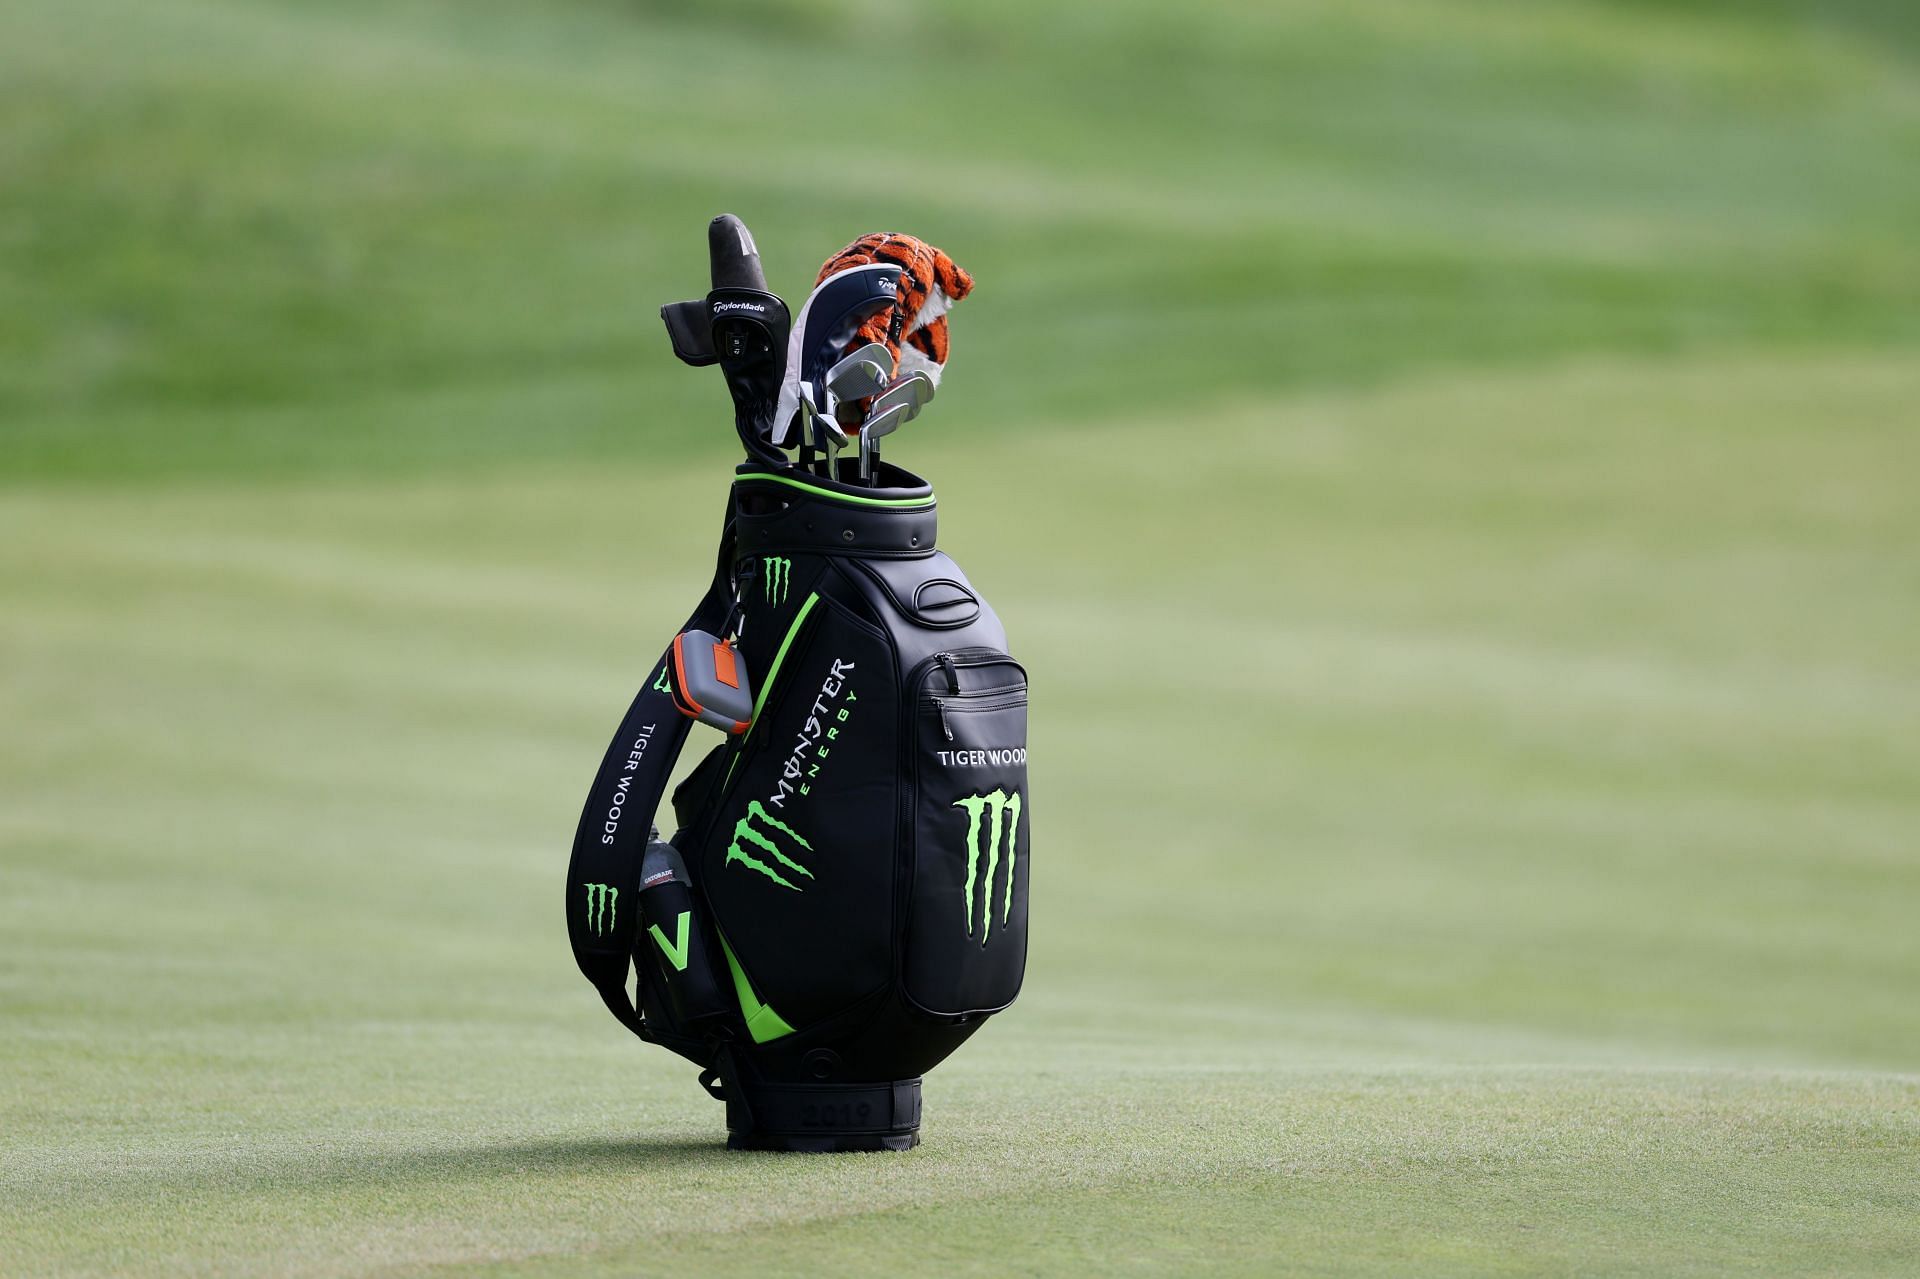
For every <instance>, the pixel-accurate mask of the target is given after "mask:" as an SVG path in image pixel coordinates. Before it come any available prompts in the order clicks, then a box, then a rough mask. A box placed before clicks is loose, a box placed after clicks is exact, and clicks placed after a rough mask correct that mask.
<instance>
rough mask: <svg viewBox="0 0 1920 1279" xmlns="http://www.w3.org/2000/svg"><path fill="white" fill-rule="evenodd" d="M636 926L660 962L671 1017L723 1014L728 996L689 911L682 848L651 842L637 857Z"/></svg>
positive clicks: (685, 1019)
mask: <svg viewBox="0 0 1920 1279" xmlns="http://www.w3.org/2000/svg"><path fill="white" fill-rule="evenodd" d="M640 926H641V929H642V934H643V939H642V942H641V945H642V947H643V948H644V949H646V950H649V951H651V952H652V953H653V957H654V959H655V960H656V961H657V962H658V968H657V970H656V971H658V972H659V974H660V977H661V986H662V988H663V989H664V990H665V991H666V996H667V1001H668V1002H669V1003H670V1004H671V1005H672V1006H673V1013H674V1016H675V1017H676V1018H677V1019H678V1020H679V1021H680V1022H681V1023H682V1024H688V1023H692V1022H695V1021H698V1020H699V1019H701V1018H705V1017H713V1016H717V1015H719V1014H722V1013H725V1012H726V1011H727V1001H726V997H725V995H723V994H722V992H721V989H720V984H719V983H718V982H717V981H715V980H714V974H713V965H712V964H711V963H710V962H709V960H708V952H707V939H706V937H705V936H704V935H703V934H702V931H701V928H700V920H699V918H698V917H697V916H696V915H695V914H694V910H693V881H692V880H691V879H689V878H688V876H687V865H686V863H685V862H684V861H682V860H681V858H680V850H679V849H677V848H675V847H674V846H673V845H672V844H669V843H667V842H666V841H664V840H659V839H656V840H653V841H652V842H650V843H649V844H648V845H647V851H646V855H645V856H644V857H642V858H641V861H640Z"/></svg>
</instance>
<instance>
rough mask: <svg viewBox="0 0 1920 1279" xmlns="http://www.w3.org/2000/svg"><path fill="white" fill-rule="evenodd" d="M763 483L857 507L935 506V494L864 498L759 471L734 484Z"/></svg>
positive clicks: (744, 476)
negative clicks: (779, 485)
mask: <svg viewBox="0 0 1920 1279" xmlns="http://www.w3.org/2000/svg"><path fill="white" fill-rule="evenodd" d="M762 481H764V482H766V483H768V484H784V485H786V486H787V487H788V488H796V489H799V490H800V491H801V492H803V493H811V494H813V495H814V496H815V497H824V498H826V499H827V500H828V501H829V502H851V503H852V504H853V505H855V506H889V507H895V506H932V505H933V494H931V493H929V494H927V495H926V496H925V497H862V496H860V495H859V494H858V493H836V492H835V491H834V490H832V489H823V488H821V487H820V486H819V485H817V484H808V483H807V482H806V481H805V480H795V479H789V478H787V477H786V476H784V475H768V474H765V473H763V472H758V471H756V472H754V473H752V474H750V475H742V476H740V477H739V478H738V479H737V480H735V481H734V482H735V483H737V484H757V483H760V482H762Z"/></svg>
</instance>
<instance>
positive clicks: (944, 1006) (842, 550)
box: [566, 461, 1032, 1150]
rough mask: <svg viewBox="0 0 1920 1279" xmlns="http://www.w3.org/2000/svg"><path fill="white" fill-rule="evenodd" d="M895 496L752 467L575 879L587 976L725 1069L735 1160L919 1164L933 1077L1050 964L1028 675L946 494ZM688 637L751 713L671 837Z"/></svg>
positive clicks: (632, 725)
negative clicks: (780, 1153) (946, 510)
mask: <svg viewBox="0 0 1920 1279" xmlns="http://www.w3.org/2000/svg"><path fill="white" fill-rule="evenodd" d="M876 480H877V483H876V485H875V486H873V487H861V486H857V485H855V484H852V483H848V482H844V481H843V480H842V479H840V478H833V479H829V478H825V477H821V476H816V475H813V474H811V473H810V472H807V471H804V470H801V469H800V468H797V467H791V466H779V465H772V464H769V463H767V462H765V461H749V462H747V463H745V464H742V465H741V466H740V467H739V468H738V470H737V471H736V474H735V477H734V481H733V486H732V490H731V492H730V494H729V500H728V506H727V515H726V520H725V524H724V529H723V533H722V536H721V541H720V553H719V559H718V564H717V566H716V569H715V574H714V578H713V582H712V585H711V587H710V588H709V590H708V592H707V594H706V597H705V598H704V599H703V600H702V601H701V603H700V605H699V607H698V608H697V609H695V610H694V613H693V615H692V616H691V617H690V618H689V619H688V621H687V624H686V626H685V627H683V628H682V630H681V633H680V635H679V636H677V637H676V642H675V644H674V645H670V646H669V647H668V650H667V651H666V653H664V654H663V655H662V657H661V659H660V660H659V662H657V663H656V664H655V665H654V666H653V667H652V668H651V669H650V670H649V672H648V677H647V683H646V685H645V686H644V687H642V688H641V690H640V692H639V694H638V696H636V697H635V699H634V701H633V704H632V706H631V707H630V708H629V709H628V711H627V714H626V717H625V719H623V720H622V722H621V724H620V728H619V731H618V732H617V733H616V734H615V736H614V739H613V742H612V744H611V745H610V746H609V747H608V750H607V754H606V757H605V759H604V760H603V761H602V763H601V765H600V769H599V772H598V774H597V775H596V777H595V779H594V783H593V789H592V791H591V793H590V795H589V797H588V799H587V803H586V808H585V811H584V813H583V815H582V817H581V821H580V827H579V830H578V833H577V834H576V837H575V840H574V848H573V856H572V861H571V864H570V866H569V868H568V872H567V900H566V910H567V928H568V933H569V936H570V938H571V940H572V943H573V949H574V954H575V957H576V959H577V960H578V962H579V965H580V969H581V971H582V972H583V973H584V974H586V976H587V977H588V979H589V980H591V981H592V982H593V984H594V985H595V986H596V987H597V988H598V989H599V991H600V994H601V996H602V998H603V999H604V1000H605V1001H606V1004H607V1007H608V1008H609V1009H611V1010H612V1012H613V1014H614V1016H615V1017H617V1018H619V1020H620V1021H621V1022H623V1023H624V1024H625V1025H626V1026H627V1027H628V1028H629V1029H631V1030H632V1031H633V1032H634V1033H635V1034H637V1035H639V1036H640V1037H641V1038H642V1039H645V1040H648V1041H649V1042H653V1043H658V1044H660V1045H662V1046H664V1047H666V1048H669V1049H671V1050H672V1051H674V1052H677V1053H679V1054H681V1055H682V1056H684V1057H687V1058H689V1059H690V1060H692V1061H694V1062H695V1063H697V1064H698V1065H699V1066H700V1067H701V1074H700V1081H701V1083H702V1084H703V1085H704V1086H705V1087H706V1088H707V1089H708V1090H709V1091H710V1092H711V1093H712V1094H713V1095H714V1096H716V1097H718V1098H720V1099H722V1100H723V1101H724V1102H725V1103H726V1120H727V1127H728V1130H729V1143H728V1144H729V1145H731V1146H733V1147H735V1148H743V1149H744V1148H751V1149H791V1150H879V1149H891V1150H904V1149H907V1148H909V1147H911V1146H913V1145H915V1144H917V1143H918V1141H919V1135H918V1130H919V1125H920V1076H921V1075H922V1073H923V1072H925V1071H926V1070H927V1069H929V1068H930V1067H932V1066H933V1065H935V1064H936V1063H938V1062H939V1061H941V1060H942V1059H943V1058H945V1057H946V1056H947V1054H948V1053H950V1052H952V1051H953V1050H954V1049H955V1048H956V1047H958V1046H959V1045H960V1043H961V1042H962V1041H964V1040H965V1039H966V1038H967V1037H968V1036H969V1035H971V1034H972V1033H973V1032H974V1031H975V1030H977V1029H978V1028H979V1026H980V1024H981V1022H982V1021H983V1020H984V1019H985V1018H986V1017H988V1016H990V1015H991V1014H993V1013H995V1012H997V1011H999V1010H1000V1009H1002V1008H1005V1007H1006V1006H1007V1005H1008V1004H1009V1003H1011V1002H1012V1001H1013V998H1014V996H1015V995H1016V994H1017V993H1018V992H1019V990H1020V983H1021V977H1022V974H1023V972H1024V969H1025V964H1026V950H1027V881H1028V869H1029V865H1030V863H1031V856H1032V846H1031V840H1030V836H1029V822H1030V814H1029V812H1028V795H1027V731H1026V718H1027V681H1026V674H1025V672H1024V670H1023V669H1022V668H1021V667H1020V665H1019V664H1018V663H1016V662H1015V661H1014V660H1013V659H1012V658H1011V657H1010V656H1008V654H1007V645H1006V636H1005V633H1004V631H1003V630H1002V629H1001V625H1000V622H999V619H998V618H997V617H996V616H995V615H994V612H993V610H992V609H991V608H990V607H988V605H987V603H986V601H985V600H984V599H982V598H981V596H980V594H979V593H978V592H977V591H976V590H975V589H974V588H973V586H972V585H971V583H969V582H968V580H967V578H966V575H965V574H964V573H962V572H961V571H960V569H959V567H958V566H957V565H956V564H954V562H953V561H952V560H950V559H949V558H947V556H946V555H945V554H943V553H941V552H940V551H938V550H937V549H935V545H934V524H935V507H934V497H933V491H932V489H931V488H930V486H928V485H927V484H926V483H925V482H924V481H922V480H921V479H919V478H918V477H917V476H914V475H911V474H908V473H907V472H905V471H903V470H900V469H899V468H897V467H894V466H892V465H890V464H887V463H885V462H882V463H881V464H880V466H879V470H878V474H877V476H876ZM716 637H718V638H717V639H716ZM689 644H692V645H695V646H698V645H702V644H705V645H709V646H710V647H711V648H712V650H713V655H714V656H715V657H717V658H718V660H719V665H720V668H721V670H720V673H719V674H718V676H717V678H718V679H719V680H720V681H721V683H724V684H727V685H729V686H730V687H734V688H737V689H738V690H739V692H740V693H741V695H742V698H743V704H744V698H745V697H746V696H749V694H747V690H748V689H749V688H750V689H751V693H750V698H751V708H750V711H749V712H748V713H747V714H746V715H745V717H744V719H742V720H741V721H740V724H743V725H744V728H743V730H742V731H736V732H731V733H728V734H727V735H726V737H725V740H724V741H723V742H722V743H721V744H720V745H718V746H716V747H714V748H713V749H712V750H711V751H710V752H709V753H708V754H707V755H706V756H705V758H704V759H702V760H701V761H700V763H699V764H698V765H697V766H696V767H695V768H694V769H693V771H692V772H691V773H690V774H689V775H688V776H687V778H686V780H685V781H684V782H683V783H682V784H681V785H680V786H679V787H678V788H677V789H676V790H675V791H674V794H673V798H672V806H673V825H674V833H673V836H672V838H671V840H668V841H661V840H660V839H659V835H658V831H657V829H656V828H655V826H654V822H655V810H656V807H657V805H658V804H659V801H660V799H661V797H662V793H663V791H664V790H665V787H666V783H667V778H668V774H669V772H670V770H671V769H672V767H673V765H674V761H675V759H676V758H677V757H678V755H679V754H680V751H681V748H682V746H683V744H684V743H685V740H686V737H687V734H688V732H689V730H690V726H691V724H692V723H693V719H692V718H691V717H690V712H691V711H692V710H693V709H696V708H697V703H698V701H699V700H700V698H698V697H697V696H696V695H695V690H694V689H693V688H692V687H691V685H692V683H693V682H694V677H693V676H692V675H690V674H688V672H689V670H691V669H692V668H691V667H690V666H689V665H688V664H687V663H686V661H685V660H683V659H684V658H685V656H686V654H685V651H684V650H685V649H686V647H687V646H688V645H689ZM730 718H731V716H730V715H728V716H721V717H720V718H719V719H711V718H710V719H709V722H725V721H726V720H728V719H730ZM731 726H732V727H736V728H737V727H740V725H739V724H735V725H731ZM630 966H631V967H632V969H633V970H634V972H635V974H636V984H635V991H636V995H635V996H634V997H631V998H630V997H629V994H628V990H627V977H628V970H629V967H630Z"/></svg>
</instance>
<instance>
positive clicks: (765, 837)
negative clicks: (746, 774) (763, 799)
mask: <svg viewBox="0 0 1920 1279" xmlns="http://www.w3.org/2000/svg"><path fill="white" fill-rule="evenodd" d="M756 820H758V821H760V822H764V823H765V824H766V827H767V829H766V830H764V831H762V830H759V829H756V827H755V826H754V822H755V821H756ZM776 835H784V836H786V837H787V838H788V839H790V840H792V841H793V842H794V843H795V844H798V845H799V846H800V848H802V849H805V850H806V851H807V852H812V851H813V845H812V844H809V843H808V842H807V841H806V840H804V839H802V838H801V837H800V832H799V831H797V830H795V829H794V828H793V827H791V826H789V825H787V824H786V823H785V822H783V821H781V820H780V819H779V818H778V817H775V816H774V815H773V814H772V813H769V812H768V811H767V810H766V809H765V808H764V807H763V806H762V805H761V803H760V801H759V800H757V799H752V800H748V801H747V815H746V816H745V817H742V818H741V819H740V820H739V821H737V822H735V823H734V824H733V841H732V842H731V843H729V844H728V845H727V859H726V861H725V862H724V863H722V864H723V865H727V866H731V865H733V864H734V863H735V862H739V863H740V864H741V865H742V866H745V867H746V868H747V869H749V870H757V871H759V872H760V873H761V874H762V875H765V876H766V877H767V878H768V879H771V880H772V881H773V882H774V883H776V884H779V885H780V886H781V887H783V888H791V889H792V890H793V891H794V892H796V893H797V892H799V891H801V890H800V885H798V884H796V883H794V882H793V881H792V880H790V879H788V878H787V877H786V876H785V875H783V874H781V873H780V871H781V869H784V870H790V871H792V872H793V873H794V874H796V875H805V876H806V877H807V878H808V879H812V878H813V872H812V871H810V870H808V869H807V868H806V867H805V866H802V865H801V864H800V863H799V862H797V861H795V860H793V858H791V857H789V856H787V855H786V854H785V853H783V852H781V851H780V846H779V844H778V843H777V842H776V840H775V838H774V837H775V836H776ZM760 853H765V854H767V855H768V856H769V857H771V858H772V859H773V861H774V862H775V863H776V864H777V866H778V869H776V867H775V866H774V865H769V864H768V863H767V862H765V861H762V860H761V859H760V857H759V856H758V854H760Z"/></svg>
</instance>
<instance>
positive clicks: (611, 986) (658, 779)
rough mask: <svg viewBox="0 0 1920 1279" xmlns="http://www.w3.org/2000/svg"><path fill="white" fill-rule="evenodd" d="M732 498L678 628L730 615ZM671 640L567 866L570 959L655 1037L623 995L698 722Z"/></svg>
mask: <svg viewBox="0 0 1920 1279" xmlns="http://www.w3.org/2000/svg"><path fill="white" fill-rule="evenodd" d="M731 516H732V495H731V494H729V495H728V517H729V518H728V520H727V523H726V525H725V527H724V529H723V530H722V532H721V535H720V552H719V558H718V562H717V563H716V564H715V566H714V571H713V584H712V585H711V586H709V587H708V588H707V593H706V595H705V597H704V598H702V599H701V601H700V603H699V606H698V607H696V608H695V609H694V610H693V615H692V616H691V617H689V618H688V619H687V624H686V625H685V626H683V627H682V628H681V630H682V631H686V630H692V629H698V630H707V631H721V630H722V629H723V628H724V627H725V626H726V624H727V622H728V621H729V620H730V615H731V613H732V611H733V589H732V581H731V578H730V576H729V566H730V564H731V562H732V559H733V538H734V529H733V521H732V518H731ZM672 652H673V646H672V645H671V644H669V645H668V646H667V649H666V651H665V652H664V653H662V654H661V656H660V659H659V661H657V662H656V663H655V664H654V666H653V667H652V671H653V674H652V676H651V678H649V679H648V681H647V683H646V684H645V685H643V686H642V687H641V689H640V691H639V692H638V693H637V694H635V695H634V699H633V704H632V705H630V706H628V707H627V713H626V715H625V716H624V717H622V719H621V720H620V727H619V729H618V731H616V732H615V733H614V735H613V741H612V742H610V743H609V744H608V746H607V753H606V754H605V755H604V756H603V757H602V758H601V760H600V767H599V769H598V770H597V771H596V772H595V773H594V775H593V789H592V790H590V791H588V792H587V802H586V806H585V808H583V809H582V810H581V813H580V825H579V827H578V828H577V829H576V830H575V831H574V836H573V856H572V857H571V858H570V859H569V861H568V863H567V902H566V909H567V940H568V941H569V942H571V943H572V945H573V958H574V962H575V963H577V964H578V965H579V966H580V972H581V974H582V975H584V976H585V977H586V979H587V980H588V981H590V982H592V983H593V985H594V988H595V989H596V990H598V991H599V992H600V998H601V999H602V1000H604V1001H605V1002H606V1005H607V1010H608V1011H609V1012H611V1013H612V1014H613V1015H614V1017H615V1018H616V1019H618V1020H619V1022H620V1024H621V1025H623V1026H625V1027H626V1028H627V1029H628V1030H631V1031H632V1032H633V1033H634V1034H636V1035H638V1036H640V1038H642V1039H645V1040H649V1041H651V1040H652V1039H653V1035H652V1034H651V1033H650V1032H649V1030H648V1028H647V1023H646V1019H645V1017H644V1016H643V1015H642V1014H641V1011H640V1008H639V1006H638V1005H637V1003H636V1002H635V1000H633V999H630V998H628V996H627V969H628V967H629V966H630V965H632V964H633V963H634V948H635V946H636V945H638V944H639V943H640V940H641V933H640V914H639V905H640V859H641V858H642V857H643V856H644V855H645V853H646V850H647V842H648V840H649V839H655V838H658V835H657V834H656V833H655V831H654V826H653V815H654V812H655V811H656V810H657V809H658V808H659V806H660V799H661V796H662V795H664V794H665V793H666V789H667V779H668V775H669V774H671V773H672V772H673V765H674V761H675V760H677V759H678V758H679V757H680V750H681V748H682V747H683V746H685V745H686V740H687V731H688V729H690V728H691V727H692V725H693V721H692V720H690V719H688V718H687V717H686V716H685V715H683V714H681V713H680V711H679V710H677V709H675V707H674V701H673V692H672V682H671V679H670V677H669V676H668V674H667V666H668V661H669V658H670V657H671V655H672Z"/></svg>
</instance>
